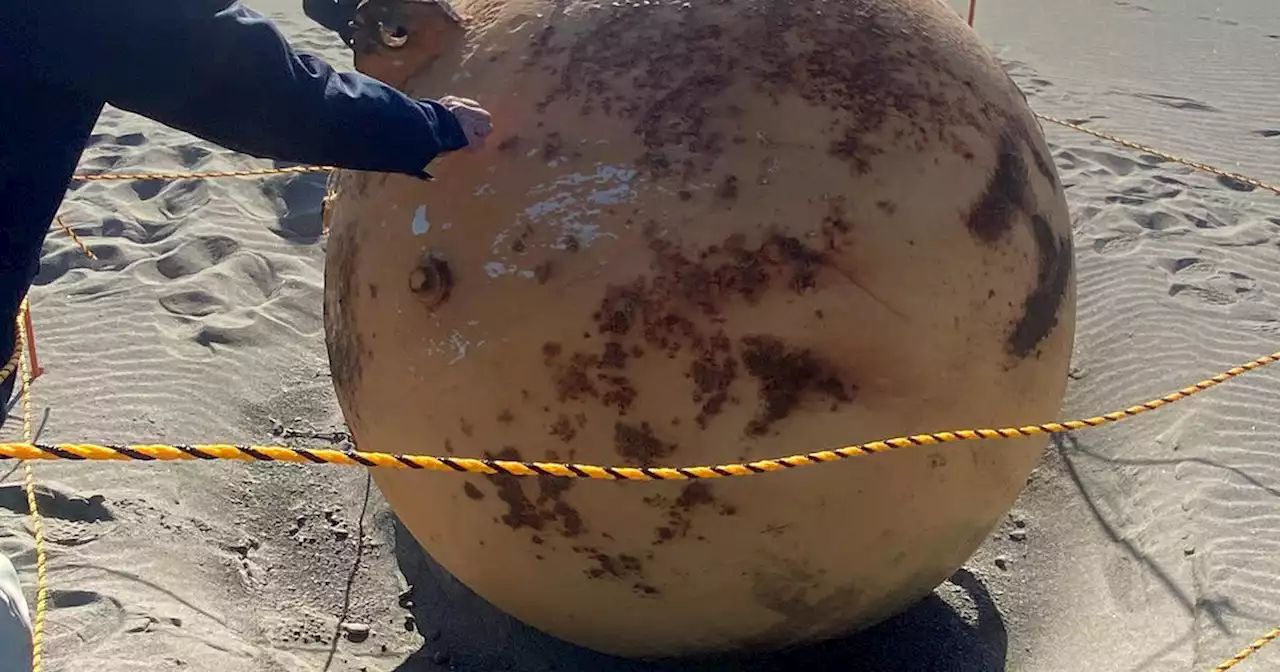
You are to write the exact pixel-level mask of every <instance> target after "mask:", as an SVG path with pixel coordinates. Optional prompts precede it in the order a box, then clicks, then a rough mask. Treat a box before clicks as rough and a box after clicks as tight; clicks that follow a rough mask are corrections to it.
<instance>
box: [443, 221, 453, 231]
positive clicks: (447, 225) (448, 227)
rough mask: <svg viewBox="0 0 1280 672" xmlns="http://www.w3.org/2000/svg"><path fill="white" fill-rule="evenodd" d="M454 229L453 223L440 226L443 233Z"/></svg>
mask: <svg viewBox="0 0 1280 672" xmlns="http://www.w3.org/2000/svg"><path fill="white" fill-rule="evenodd" d="M452 228H453V222H445V223H444V224H441V225H440V229H441V230H442V231H448V230H449V229H452Z"/></svg>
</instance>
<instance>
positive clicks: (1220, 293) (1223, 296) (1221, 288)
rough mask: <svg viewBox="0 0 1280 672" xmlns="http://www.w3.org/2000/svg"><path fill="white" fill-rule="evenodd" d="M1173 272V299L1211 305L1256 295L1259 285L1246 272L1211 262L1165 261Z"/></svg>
mask: <svg viewBox="0 0 1280 672" xmlns="http://www.w3.org/2000/svg"><path fill="white" fill-rule="evenodd" d="M1160 265H1161V266H1163V267H1164V268H1165V270H1166V271H1168V273H1169V277H1170V284H1169V296H1172V297H1178V298H1179V299H1180V300H1183V301H1191V302H1194V303H1200V304H1204V305H1211V306H1227V305H1231V304H1234V303H1236V302H1238V301H1240V300H1241V299H1243V298H1245V297H1247V296H1250V295H1252V294H1253V293H1254V292H1255V291H1256V290H1257V287H1258V282H1257V281H1256V280H1254V279H1253V278H1252V277H1250V276H1248V275H1245V274H1244V273H1237V272H1235V271H1227V270H1223V269H1221V268H1219V267H1218V265H1217V264H1215V263H1213V262H1212V261H1210V260H1208V259H1201V258H1199V257H1183V258H1180V259H1164V260H1161V261H1160Z"/></svg>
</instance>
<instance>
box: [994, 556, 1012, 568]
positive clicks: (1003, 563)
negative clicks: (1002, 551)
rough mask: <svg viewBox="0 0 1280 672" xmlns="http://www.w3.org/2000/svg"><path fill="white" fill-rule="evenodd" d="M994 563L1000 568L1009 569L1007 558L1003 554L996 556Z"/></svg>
mask: <svg viewBox="0 0 1280 672" xmlns="http://www.w3.org/2000/svg"><path fill="white" fill-rule="evenodd" d="M995 564H996V567H999V568H1000V569H1009V559H1008V558H1006V557H1004V556H1003V555H1001V556H999V557H997V558H996V563H995Z"/></svg>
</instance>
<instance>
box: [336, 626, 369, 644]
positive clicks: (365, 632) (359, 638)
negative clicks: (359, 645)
mask: <svg viewBox="0 0 1280 672" xmlns="http://www.w3.org/2000/svg"><path fill="white" fill-rule="evenodd" d="M342 631H343V632H344V633H346V635H347V639H348V640H350V641H353V642H363V641H364V640H366V639H369V632H370V628H369V626H368V625H366V624H364V623H343V624H342Z"/></svg>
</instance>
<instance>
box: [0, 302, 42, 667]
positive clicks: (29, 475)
mask: <svg viewBox="0 0 1280 672" xmlns="http://www.w3.org/2000/svg"><path fill="white" fill-rule="evenodd" d="M29 310H30V307H29V305H28V303H27V299H23V300H22V305H21V307H20V308H19V309H18V322H17V324H18V325H22V324H25V322H26V316H27V312H28V311H29ZM28 338H29V335H28V334H27V333H26V331H25V330H24V329H23V328H22V327H21V326H19V327H18V333H17V339H15V348H14V350H15V352H14V357H13V359H12V360H11V361H10V364H13V363H15V361H16V360H21V362H22V381H21V382H22V437H23V440H25V441H28V442H30V441H31V440H32V438H33V430H32V422H31V415H32V410H31V409H32V403H31V360H30V359H29V358H28V357H27V348H26V341H27V339H28ZM4 373H5V375H4V376H3V377H0V382H4V380H5V379H7V378H8V377H9V376H10V375H13V370H12V369H11V368H10V367H9V366H8V365H5V371H4ZM22 470H23V479H22V488H23V490H25V491H26V495H27V511H28V514H29V515H30V517H31V529H32V532H33V534H34V535H35V544H36V609H35V612H36V614H35V623H34V624H32V627H31V672H41V670H43V669H44V621H45V616H46V613H47V612H48V606H49V588H48V580H47V579H48V564H49V563H48V557H47V554H46V553H45V543H44V521H43V519H42V517H41V516H40V507H39V506H38V502H37V500H36V475H35V470H34V469H33V468H32V467H31V463H30V462H26V461H24V462H23V463H22Z"/></svg>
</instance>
